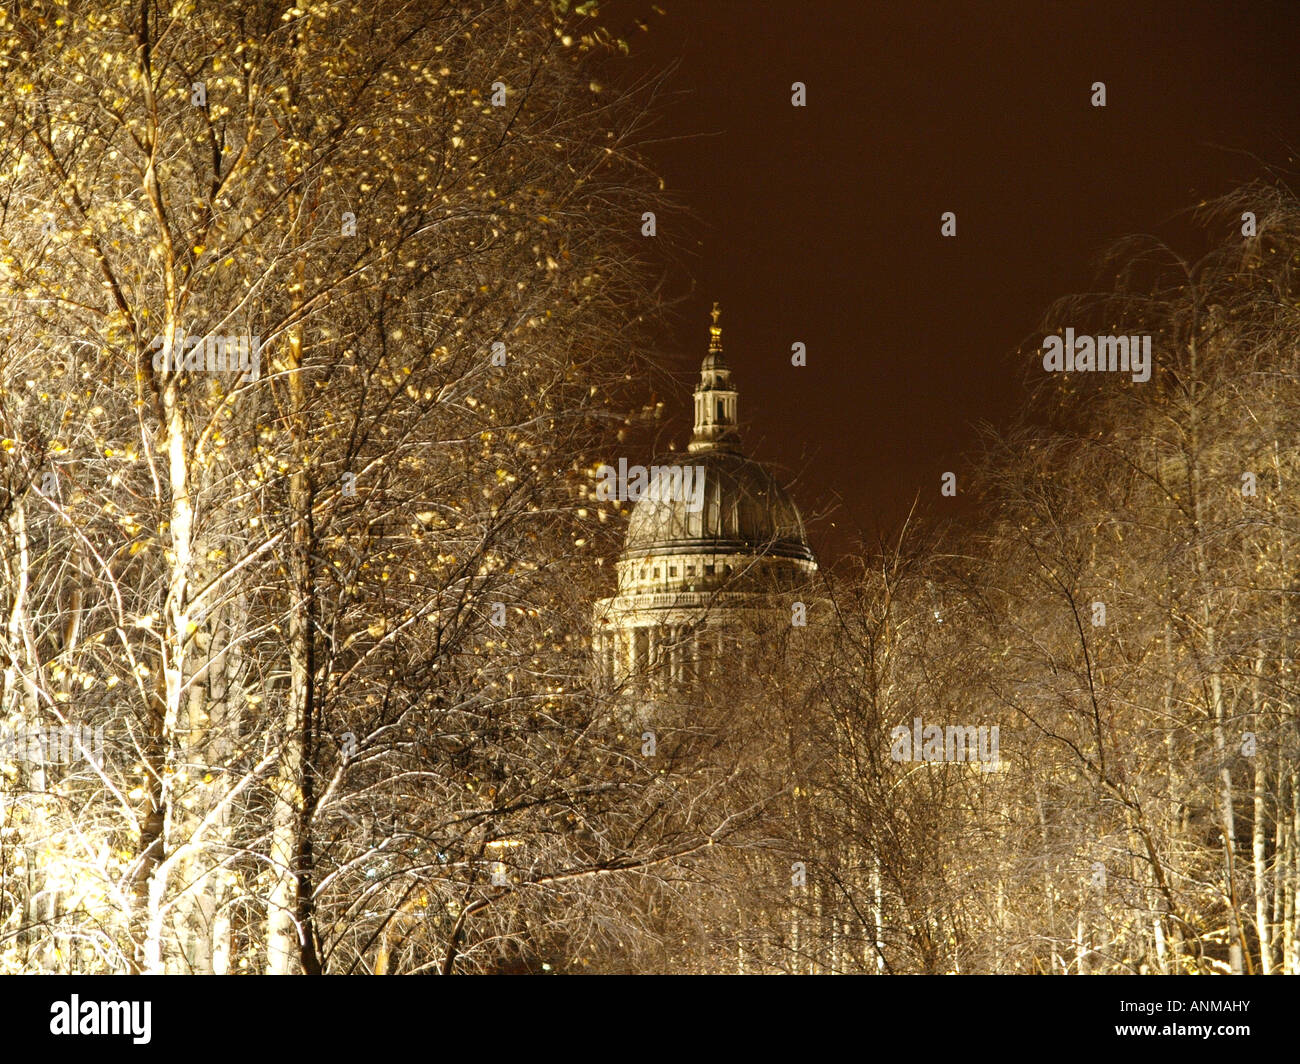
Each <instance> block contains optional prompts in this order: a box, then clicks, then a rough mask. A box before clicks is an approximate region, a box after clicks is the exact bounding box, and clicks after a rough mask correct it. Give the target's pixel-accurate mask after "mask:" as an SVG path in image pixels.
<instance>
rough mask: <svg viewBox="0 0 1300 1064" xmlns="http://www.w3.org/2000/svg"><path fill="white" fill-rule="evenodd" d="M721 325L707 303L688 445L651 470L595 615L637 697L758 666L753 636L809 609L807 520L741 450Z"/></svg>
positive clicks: (613, 676) (601, 660)
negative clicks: (611, 587) (706, 335)
mask: <svg viewBox="0 0 1300 1064" xmlns="http://www.w3.org/2000/svg"><path fill="white" fill-rule="evenodd" d="M718 317H719V311H718V307H717V304H716V303H715V304H714V307H713V324H712V326H711V328H710V330H709V332H710V341H709V353H708V355H707V356H705V359H704V363H703V365H702V366H701V367H700V383H699V385H698V386H697V387H696V389H695V432H694V434H693V436H692V437H691V442H690V446H689V448H688V449H687V451H686V453H684V454H683V453H674V454H671V455H669V456H668V457H667V458H662V459H657V460H656V464H655V466H652V467H651V472H652V474H653V475H652V476H650V477H649V479H648V488H647V489H646V490H645V491H644V492H642V493H641V496H640V498H639V499H638V500H637V501H636V503H635V505H634V507H633V509H632V513H631V516H630V518H629V521H628V529H627V537H626V540H625V542H624V545H623V551H622V554H621V555H620V556H619V560H618V563H617V572H618V590H617V593H616V594H615V595H614V596H612V597H610V598H605V599H601V600H599V601H598V602H597V603H596V606H595V611H594V626H593V649H594V653H595V658H596V665H597V668H598V669H599V671H600V672H601V674H602V675H603V676H604V677H605V678H606V679H607V680H608V681H610V682H611V683H615V684H618V685H620V686H623V687H624V688H625V689H627V690H628V691H629V692H631V693H633V694H636V695H641V696H654V697H662V696H665V695H668V694H669V693H671V692H674V691H683V690H685V689H687V688H689V687H690V686H691V685H692V684H694V683H697V682H707V679H708V677H709V676H711V675H716V670H717V669H718V668H719V667H728V668H730V667H739V666H743V665H745V664H747V663H748V664H757V662H758V661H759V660H761V657H762V654H763V649H764V646H763V644H764V642H765V640H763V639H762V638H761V637H760V638H756V637H755V636H756V633H760V632H761V631H762V630H763V628H764V626H772V625H776V626H780V627H783V628H784V629H785V630H786V631H788V630H789V628H790V627H791V626H792V625H798V624H799V623H800V620H801V619H802V617H801V614H803V613H805V612H806V613H809V614H810V613H811V612H812V601H811V600H810V598H809V594H810V593H811V592H809V594H805V593H804V592H805V591H808V590H809V589H810V586H811V581H812V578H813V576H814V574H816V572H817V562H816V559H815V558H814V556H813V552H812V549H811V548H810V547H809V546H808V541H807V538H806V535H805V532H804V524H803V518H802V517H801V516H800V514H799V510H798V508H797V507H796V506H795V504H794V502H793V501H792V500H791V498H790V496H789V495H788V494H787V492H786V491H785V489H784V488H783V487H782V486H781V485H780V484H779V483H778V482H777V481H776V480H775V479H774V477H773V476H772V474H771V473H769V472H768V470H767V469H766V468H765V467H764V466H763V465H762V464H760V463H759V462H756V461H754V460H752V459H750V458H747V457H746V456H745V455H744V454H743V453H742V451H741V450H740V435H739V432H738V430H737V401H738V397H737V392H736V389H735V387H734V385H733V384H732V379H731V367H730V366H729V365H728V364H727V361H726V359H725V358H724V357H723V354H722V328H721V326H720V325H719V324H718ZM701 477H702V478H703V479H702V483H701V482H700V478H701ZM808 620H809V623H811V617H809V618H808ZM769 630H770V628H769Z"/></svg>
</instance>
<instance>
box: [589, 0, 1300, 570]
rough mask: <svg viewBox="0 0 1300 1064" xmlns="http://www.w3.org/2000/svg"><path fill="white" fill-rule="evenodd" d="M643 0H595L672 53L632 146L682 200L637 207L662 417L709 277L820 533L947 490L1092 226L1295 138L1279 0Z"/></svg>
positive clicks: (1295, 112) (696, 336)
mask: <svg viewBox="0 0 1300 1064" xmlns="http://www.w3.org/2000/svg"><path fill="white" fill-rule="evenodd" d="M651 6H652V5H650V4H649V3H641V2H640V0H631V2H622V3H620V2H617V0H612V2H611V3H609V4H608V5H606V7H605V8H604V9H603V13H604V14H605V15H606V19H607V21H608V22H609V23H610V24H611V25H613V26H616V27H619V28H622V27H624V26H625V27H627V30H628V32H627V36H628V37H629V39H630V41H631V44H632V46H633V57H634V64H635V65H636V68H637V70H638V71H639V72H641V73H643V74H644V73H647V72H652V71H656V70H662V69H663V68H665V67H667V66H669V65H670V64H672V63H674V62H676V63H678V64H679V65H678V66H677V69H676V70H675V72H674V73H673V74H672V76H671V77H670V79H669V81H668V88H669V89H670V90H672V91H673V92H674V93H675V95H670V96H666V97H665V98H664V100H663V102H662V107H663V117H662V119H661V120H660V122H659V123H658V124H657V126H656V127H655V129H654V130H653V132H652V134H651V136H652V137H653V138H655V139H656V142H655V143H653V144H651V145H650V146H649V149H648V154H649V155H650V158H651V160H652V162H654V164H655V165H656V166H657V167H658V169H659V172H660V173H661V174H663V176H664V177H665V179H666V181H667V188H668V192H669V194H670V195H672V196H674V197H676V198H677V199H678V201H680V202H681V203H682V204H683V205H684V206H685V207H686V208H687V209H688V211H689V213H690V217H688V218H685V219H683V218H680V217H674V218H673V219H671V222H670V223H669V224H671V226H672V227H673V228H672V231H671V232H669V233H667V234H661V235H666V236H667V238H668V241H667V243H666V245H665V246H666V247H667V246H668V244H672V245H673V246H674V247H675V249H676V251H675V252H674V254H675V255H676V258H675V263H674V265H671V266H670V267H668V272H669V276H670V279H671V284H672V285H673V286H675V294H677V295H679V296H684V297H685V298H684V299H682V301H681V302H680V303H678V304H677V305H676V306H675V307H674V308H673V310H672V314H671V322H670V325H669V328H668V329H667V330H666V331H665V333H664V335H663V336H662V338H661V344H662V347H661V350H662V352H664V353H666V354H668V355H670V356H671V358H672V361H673V364H674V365H680V367H681V381H682V389H681V391H680V392H679V393H678V395H677V396H675V397H668V396H665V397H663V398H665V399H670V400H671V402H670V408H671V409H673V410H674V411H675V413H674V417H675V420H674V421H673V424H672V426H671V431H669V432H667V433H665V436H664V438H663V442H664V443H665V444H666V442H667V441H668V440H669V439H672V440H675V442H676V445H677V446H678V447H679V448H680V447H681V446H683V445H684V444H685V442H686V439H687V437H688V436H689V432H690V424H689V422H690V413H689V411H690V406H689V392H688V388H689V387H690V385H691V383H692V382H693V381H694V379H695V373H696V370H697V369H698V364H699V359H700V358H701V357H702V356H703V354H704V352H705V349H706V346H707V325H708V314H707V312H708V308H709V306H710V304H711V301H712V300H714V299H717V300H719V301H720V302H721V304H722V307H723V326H724V341H725V347H726V351H727V356H728V360H729V361H730V362H731V365H732V366H733V368H734V370H735V375H736V380H737V382H738V385H739V388H740V396H741V418H742V421H743V422H745V423H746V428H747V432H746V436H745V442H746V446H747V449H748V450H749V452H750V453H751V454H753V455H754V456H755V457H759V458H762V459H764V460H767V461H770V462H772V463H774V464H775V465H776V466H777V467H778V468H779V469H780V470H781V471H782V472H783V474H784V475H785V477H786V479H788V480H791V481H793V482H794V492H795V496H796V498H797V500H798V501H799V503H800V506H801V508H802V509H803V511H804V514H805V516H806V517H809V518H813V517H814V515H815V514H817V513H818V512H819V511H822V512H825V511H827V510H830V509H834V510H835V512H833V513H829V514H827V515H826V516H825V517H823V518H820V519H816V520H812V521H810V525H811V531H812V534H813V541H814V546H816V547H818V548H820V549H821V550H822V552H823V555H826V554H829V555H832V556H833V555H835V554H838V553H839V552H840V551H841V550H843V549H844V548H846V547H847V546H849V545H851V543H852V541H853V540H854V539H855V538H856V535H857V533H858V530H861V531H862V532H863V533H864V534H865V535H867V536H868V537H869V538H874V535H875V533H876V532H877V530H880V529H882V528H888V527H890V526H891V525H893V524H894V523H895V522H897V521H898V520H899V519H900V518H901V517H903V516H904V515H905V514H906V512H907V510H908V508H909V507H910V505H911V503H912V500H913V499H914V498H915V496H916V495H917V493H918V492H920V494H921V498H922V500H923V503H924V504H925V505H927V506H930V507H937V506H940V505H943V504H945V503H946V504H947V505H949V506H951V505H953V503H952V500H941V499H940V496H939V476H940V474H941V473H942V472H943V471H944V470H948V469H952V470H955V471H957V472H958V474H959V477H960V471H961V469H962V461H963V455H969V454H972V453H973V448H974V447H975V444H976V438H977V434H976V429H975V426H976V425H977V423H979V422H981V421H986V422H989V423H991V424H993V425H995V426H1004V425H1006V424H1007V423H1008V421H1009V419H1010V417H1011V415H1012V414H1013V412H1014V411H1015V410H1016V408H1017V406H1018V405H1019V403H1020V397H1019V389H1020V387H1021V384H1020V378H1019V374H1018V371H1017V369H1016V368H1015V366H1014V364H1013V359H1012V353H1013V352H1014V350H1015V348H1016V347H1017V346H1018V345H1019V344H1020V343H1022V342H1023V341H1024V340H1026V339H1027V338H1030V337H1032V336H1034V335H1035V333H1036V330H1037V326H1038V322H1039V320H1040V318H1041V315H1042V313H1043V311H1044V310H1045V309H1046V307H1047V305H1048V304H1049V303H1050V302H1051V301H1052V300H1053V299H1054V298H1056V297H1059V296H1063V295H1066V294H1069V293H1071V292H1075V291H1080V290H1085V289H1089V288H1091V287H1093V286H1094V281H1095V279H1096V276H1097V275H1096V263H1097V258H1098V256H1099V255H1100V253H1101V252H1102V251H1104V250H1105V248H1106V247H1107V246H1108V245H1109V244H1110V243H1111V242H1112V241H1114V240H1115V239H1117V238H1119V237H1122V236H1125V235H1127V234H1130V233H1137V232H1147V233H1155V234H1157V235H1160V236H1162V237H1165V238H1166V239H1170V240H1172V241H1174V242H1175V245H1176V246H1179V244H1178V241H1180V240H1184V241H1185V240H1186V238H1187V232H1186V228H1185V226H1184V225H1183V224H1182V223H1180V222H1179V221H1178V218H1177V216H1178V215H1179V214H1180V213H1181V212H1184V211H1186V210H1187V209H1188V208H1190V207H1192V206H1194V205H1195V204H1196V203H1198V202H1199V201H1200V200H1202V199H1204V198H1208V197H1213V196H1217V195H1219V194H1222V193H1224V192H1227V191H1229V190H1231V189H1232V188H1234V187H1236V186H1237V185H1239V184H1242V183H1244V182H1246V181H1249V180H1252V179H1256V178H1261V177H1266V176H1267V175H1268V172H1269V169H1270V168H1273V169H1274V170H1281V171H1285V172H1288V173H1290V174H1294V172H1295V169H1296V156H1297V155H1298V154H1300V2H1280V3H1256V2H1233V3H1218V4H1207V3H1189V2H1187V0H1179V2H1158V3H1153V2H1143V3H1134V2H1132V0H1127V2H1109V0H1108V2H1091V3H1087V4H1078V5H1071V7H1070V8H1069V9H1067V8H1066V7H1065V6H1064V5H1059V4H1046V3H1042V2H1038V3H1020V2H1014V3H1013V2H1006V0H990V2H987V3H977V4H956V3H944V4H931V3H918V2H916V0H905V2H892V0H891V2H888V3H881V2H863V0H820V2H814V3H808V2H802V0H801V2H787V0H780V2H777V0H771V2H769V0H762V2H760V0H748V2H747V0H658V6H659V7H660V8H661V9H663V12H662V14H660V13H655V12H654V11H652V10H651ZM636 19H642V20H643V21H644V22H645V23H646V24H647V25H648V27H649V29H648V31H645V32H641V31H637V30H635V29H633V28H632V27H633V24H634V21H635V20H636ZM795 81H802V82H804V83H805V84H806V85H807V99H808V105H807V106H806V107H804V108H795V107H792V106H791V102H790V96H791V88H790V87H791V84H792V83H793V82H795ZM1095 81H1103V82H1105V84H1106V94H1107V101H1106V102H1107V106H1106V107H1105V108H1095V107H1093V106H1092V105H1091V102H1090V98H1091V95H1092V88H1091V86H1092V83H1093V82H1095ZM1288 180H1289V183H1291V184H1292V185H1294V183H1295V182H1294V179H1293V178H1289V179H1288ZM944 211H955V212H956V215H957V236H956V237H955V238H951V239H945V238H943V237H942V236H941V235H940V215H941V214H942V213H943V212H944ZM661 228H662V227H661ZM1180 249H1181V250H1184V251H1185V252H1193V253H1194V252H1197V251H1198V250H1199V248H1198V247H1196V246H1188V245H1186V244H1185V243H1184V244H1183V245H1182V246H1181V248H1180ZM683 251H684V252H685V255H682V254H681V252H683ZM795 341H802V342H803V343H805V344H806V345H807V350H808V365H807V367H805V368H795V367H793V366H791V365H790V348H791V344H792V343H794V342H795ZM679 402H680V405H678V403H679ZM958 505H959V504H958ZM831 522H834V524H835V527H834V528H832V527H831ZM823 560H826V561H829V560H831V559H830V558H828V557H824V559H823Z"/></svg>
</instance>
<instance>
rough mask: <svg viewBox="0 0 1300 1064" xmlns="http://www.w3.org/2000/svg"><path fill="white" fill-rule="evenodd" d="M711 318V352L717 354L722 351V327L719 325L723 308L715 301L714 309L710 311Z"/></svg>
mask: <svg viewBox="0 0 1300 1064" xmlns="http://www.w3.org/2000/svg"><path fill="white" fill-rule="evenodd" d="M709 316H710V317H711V318H712V319H713V324H712V325H710V326H709V350H710V351H713V352H717V353H721V351H722V326H721V325H719V324H718V319H719V318H720V317H722V308H721V307H719V306H718V304H717V302H716V301H715V302H714V304H713V309H712V310H711V311H709Z"/></svg>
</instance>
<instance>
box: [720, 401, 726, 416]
mask: <svg viewBox="0 0 1300 1064" xmlns="http://www.w3.org/2000/svg"><path fill="white" fill-rule="evenodd" d="M725 417H726V415H725V414H723V412H722V400H721V399H719V400H718V420H719V421H722V420H724V418H725Z"/></svg>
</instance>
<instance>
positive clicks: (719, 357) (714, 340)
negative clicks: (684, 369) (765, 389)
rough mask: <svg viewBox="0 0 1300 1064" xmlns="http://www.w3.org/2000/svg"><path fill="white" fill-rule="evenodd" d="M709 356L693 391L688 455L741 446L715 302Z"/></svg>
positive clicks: (736, 401) (719, 312)
mask: <svg viewBox="0 0 1300 1064" xmlns="http://www.w3.org/2000/svg"><path fill="white" fill-rule="evenodd" d="M709 316H710V317H711V318H712V319H713V324H712V325H710V326H709V353H708V354H707V355H705V356H704V362H703V364H702V365H701V366H700V383H699V384H698V385H697V386H696V388H695V432H694V434H693V435H692V436H691V442H690V446H689V447H688V448H687V450H689V451H691V452H698V451H711V450H716V449H725V450H736V449H737V448H738V447H739V445H740V431H739V429H738V428H737V412H738V408H739V402H740V401H739V396H738V395H737V393H736V389H735V388H734V387H732V384H731V367H730V366H728V365H727V360H726V358H725V357H724V356H723V354H722V326H721V325H719V324H718V319H719V318H720V317H721V316H722V310H721V308H719V306H718V304H717V303H714V304H713V310H712V311H711V312H710V315H709Z"/></svg>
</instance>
